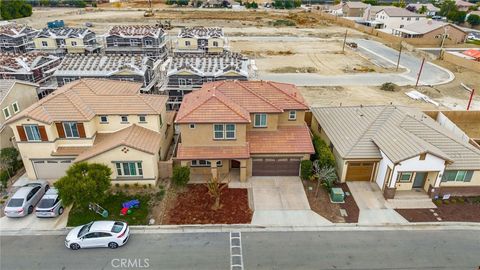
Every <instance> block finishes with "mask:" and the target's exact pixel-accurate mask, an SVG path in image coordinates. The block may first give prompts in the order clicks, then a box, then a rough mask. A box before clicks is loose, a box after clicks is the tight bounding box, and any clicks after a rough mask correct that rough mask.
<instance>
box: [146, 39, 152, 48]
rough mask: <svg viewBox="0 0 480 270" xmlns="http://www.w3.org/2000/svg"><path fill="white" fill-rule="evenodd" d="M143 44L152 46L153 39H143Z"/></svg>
mask: <svg viewBox="0 0 480 270" xmlns="http://www.w3.org/2000/svg"><path fill="white" fill-rule="evenodd" d="M145 46H149V47H151V46H153V40H145Z"/></svg>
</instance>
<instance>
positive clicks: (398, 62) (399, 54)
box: [396, 42, 403, 71]
mask: <svg viewBox="0 0 480 270" xmlns="http://www.w3.org/2000/svg"><path fill="white" fill-rule="evenodd" d="M402 48H403V46H402V42H400V51H399V52H398V60H397V69H396V71H398V66H400V57H401V56H402Z"/></svg>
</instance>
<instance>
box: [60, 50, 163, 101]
mask: <svg viewBox="0 0 480 270" xmlns="http://www.w3.org/2000/svg"><path fill="white" fill-rule="evenodd" d="M162 64H163V61H162V60H160V59H154V58H150V57H147V56H144V55H115V54H107V55H98V54H87V55H82V54H67V55H66V56H65V57H64V59H63V60H62V63H61V64H60V65H59V66H58V68H57V70H56V71H55V73H54V74H53V77H54V80H55V82H56V85H58V86H59V87H60V86H63V85H65V84H67V83H69V82H72V81H75V80H78V79H83V78H98V79H113V80H120V81H132V82H139V83H141V84H142V89H141V90H142V92H155V91H156V89H157V87H158V84H161V79H162V78H163V79H164V78H165V74H163V73H162V72H161V70H160V67H161V65H162Z"/></svg>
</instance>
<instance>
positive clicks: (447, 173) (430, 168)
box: [311, 105, 480, 199]
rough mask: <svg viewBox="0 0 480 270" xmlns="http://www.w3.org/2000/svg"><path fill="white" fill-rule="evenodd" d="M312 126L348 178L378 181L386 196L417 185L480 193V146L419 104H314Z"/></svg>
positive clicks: (430, 191)
mask: <svg viewBox="0 0 480 270" xmlns="http://www.w3.org/2000/svg"><path fill="white" fill-rule="evenodd" d="M311 110H312V113H313V116H314V117H313V119H312V123H311V129H312V132H313V133H314V134H316V135H319V136H320V137H321V138H322V139H324V140H325V141H326V142H327V144H328V145H330V149H331V150H332V152H333V154H334V156H335V160H336V165H337V173H338V175H339V177H340V180H341V181H342V182H345V181H371V182H376V183H377V185H378V186H379V188H380V189H381V190H382V191H383V194H384V196H385V198H387V199H391V198H394V197H395V194H396V193H398V192H399V191H403V190H412V189H415V190H417V191H420V192H425V193H428V194H429V195H431V196H435V195H445V194H451V195H479V194H480V149H479V148H477V147H476V146H475V145H473V144H471V143H469V140H466V139H465V137H461V136H459V135H458V133H455V132H453V131H452V130H451V129H448V128H446V127H445V126H443V125H441V124H440V123H439V122H437V121H436V120H435V119H432V118H431V117H429V116H427V115H426V114H425V113H423V112H421V111H418V110H416V109H414V108H409V107H403V106H394V105H384V106H351V107H313V108H311Z"/></svg>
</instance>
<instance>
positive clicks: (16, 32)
mask: <svg viewBox="0 0 480 270" xmlns="http://www.w3.org/2000/svg"><path fill="white" fill-rule="evenodd" d="M36 31H37V30H35V29H33V28H31V27H30V26H27V25H22V24H16V23H9V24H5V25H1V26H0V35H7V36H11V37H17V36H21V35H26V34H28V33H31V32H36Z"/></svg>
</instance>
